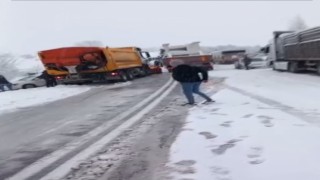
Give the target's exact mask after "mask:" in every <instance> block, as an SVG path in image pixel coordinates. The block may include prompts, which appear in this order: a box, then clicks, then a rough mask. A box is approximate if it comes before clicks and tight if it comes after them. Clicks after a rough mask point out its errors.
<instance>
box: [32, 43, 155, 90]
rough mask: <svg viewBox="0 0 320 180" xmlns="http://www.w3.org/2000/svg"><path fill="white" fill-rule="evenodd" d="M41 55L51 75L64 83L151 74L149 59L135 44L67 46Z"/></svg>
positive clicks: (45, 51)
mask: <svg viewBox="0 0 320 180" xmlns="http://www.w3.org/2000/svg"><path fill="white" fill-rule="evenodd" d="M38 55H39V57H40V60H41V61H42V63H43V65H44V66H45V68H46V71H47V72H48V74H50V75H52V76H54V77H55V78H56V80H57V81H58V82H59V83H63V84H70V83H78V84H80V83H90V82H97V81H108V80H120V81H128V80H133V79H134V78H135V77H139V76H146V75H148V74H150V68H149V67H148V64H147V59H146V58H145V57H143V55H142V51H141V49H140V48H136V47H121V48H109V47H64V48H58V49H51V50H44V51H40V52H39V53H38Z"/></svg>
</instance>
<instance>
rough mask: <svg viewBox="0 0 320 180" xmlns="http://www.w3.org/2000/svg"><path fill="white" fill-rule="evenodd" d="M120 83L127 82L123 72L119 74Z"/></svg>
mask: <svg viewBox="0 0 320 180" xmlns="http://www.w3.org/2000/svg"><path fill="white" fill-rule="evenodd" d="M120 81H121V82H127V81H128V76H127V74H126V73H125V72H123V71H121V72H120Z"/></svg>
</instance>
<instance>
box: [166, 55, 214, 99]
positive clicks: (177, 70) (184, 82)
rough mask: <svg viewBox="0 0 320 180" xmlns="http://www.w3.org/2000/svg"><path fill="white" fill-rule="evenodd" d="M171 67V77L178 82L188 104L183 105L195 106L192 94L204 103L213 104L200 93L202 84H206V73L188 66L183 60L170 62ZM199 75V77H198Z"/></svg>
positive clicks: (198, 68) (207, 97)
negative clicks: (202, 99) (204, 101)
mask: <svg viewBox="0 0 320 180" xmlns="http://www.w3.org/2000/svg"><path fill="white" fill-rule="evenodd" d="M170 65H171V66H172V68H173V69H172V77H173V79H174V80H176V81H178V82H180V84H181V87H182V90H183V93H184V95H185V96H186V98H187V100H188V103H186V104H184V105H195V100H194V96H193V94H198V95H199V96H201V97H202V98H204V99H205V100H206V102H214V101H213V100H212V99H211V98H210V97H209V96H207V95H206V94H205V93H203V92H201V91H200V85H201V83H202V82H204V83H206V82H208V72H207V71H205V70H204V69H202V68H200V67H196V66H190V65H187V64H185V63H184V61H183V60H180V59H177V60H172V61H171V62H170ZM200 74H201V77H200Z"/></svg>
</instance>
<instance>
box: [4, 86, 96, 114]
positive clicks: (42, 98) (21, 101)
mask: <svg viewBox="0 0 320 180" xmlns="http://www.w3.org/2000/svg"><path fill="white" fill-rule="evenodd" d="M89 89H90V87H88V86H56V87H54V88H46V87H40V88H34V89H22V90H16V91H5V92H0V114H2V113H5V112H11V111H14V110H18V109H19V108H25V107H30V106H36V105H40V104H44V103H48V102H52V101H56V100H59V99H63V98H67V97H70V96H74V95H77V94H80V93H83V92H86V91H88V90H89Z"/></svg>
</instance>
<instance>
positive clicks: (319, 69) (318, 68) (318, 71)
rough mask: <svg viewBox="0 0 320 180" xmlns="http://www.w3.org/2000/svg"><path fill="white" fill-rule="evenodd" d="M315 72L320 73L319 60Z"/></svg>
mask: <svg viewBox="0 0 320 180" xmlns="http://www.w3.org/2000/svg"><path fill="white" fill-rule="evenodd" d="M317 74H318V75H320V62H318V64H317Z"/></svg>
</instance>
